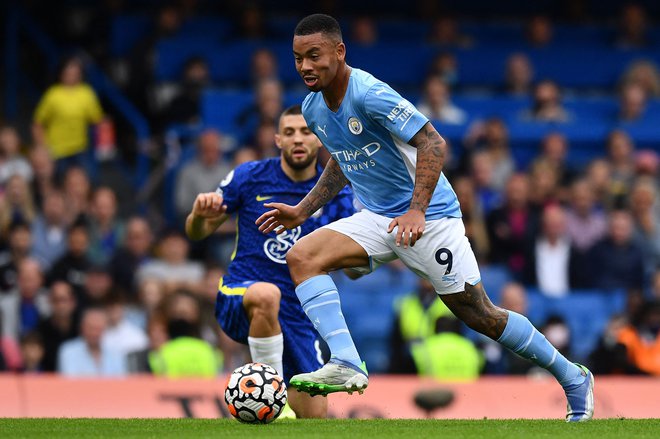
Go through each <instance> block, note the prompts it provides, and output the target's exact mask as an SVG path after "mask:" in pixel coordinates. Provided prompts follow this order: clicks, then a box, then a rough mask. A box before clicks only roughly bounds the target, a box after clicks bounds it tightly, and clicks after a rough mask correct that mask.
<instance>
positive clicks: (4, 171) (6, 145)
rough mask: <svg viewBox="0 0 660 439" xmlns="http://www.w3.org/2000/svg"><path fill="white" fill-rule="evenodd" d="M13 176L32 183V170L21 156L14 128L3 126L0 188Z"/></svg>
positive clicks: (1, 129) (0, 146)
mask: <svg viewBox="0 0 660 439" xmlns="http://www.w3.org/2000/svg"><path fill="white" fill-rule="evenodd" d="M14 175H20V176H21V177H23V179H24V180H25V181H30V182H31V181H32V168H31V167H30V164H29V163H28V161H27V160H25V157H23V156H22V155H21V138H20V137H19V135H18V132H17V131H16V128H14V127H13V126H11V125H5V126H3V127H2V128H0V188H2V187H4V185H5V183H6V182H7V180H9V177H12V176H14Z"/></svg>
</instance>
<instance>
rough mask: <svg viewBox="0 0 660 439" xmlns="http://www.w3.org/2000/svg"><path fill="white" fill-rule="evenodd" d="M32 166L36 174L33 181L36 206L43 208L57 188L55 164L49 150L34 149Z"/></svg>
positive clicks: (31, 152) (42, 148) (31, 156)
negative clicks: (46, 197)
mask: <svg viewBox="0 0 660 439" xmlns="http://www.w3.org/2000/svg"><path fill="white" fill-rule="evenodd" d="M30 166H32V170H33V173H34V178H33V179H32V193H33V195H34V201H35V204H36V205H38V206H43V199H44V197H45V196H46V194H48V193H49V192H51V191H53V190H56V188H55V162H54V161H53V159H52V157H51V156H50V153H49V152H48V149H46V148H45V147H39V146H37V147H34V148H32V149H31V150H30Z"/></svg>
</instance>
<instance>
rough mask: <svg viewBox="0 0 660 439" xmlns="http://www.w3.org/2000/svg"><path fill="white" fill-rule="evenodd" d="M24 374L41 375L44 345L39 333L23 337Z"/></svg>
mask: <svg viewBox="0 0 660 439" xmlns="http://www.w3.org/2000/svg"><path fill="white" fill-rule="evenodd" d="M21 357H22V359H23V365H22V367H21V372H22V373H40V372H42V371H43V368H42V366H41V364H42V362H43V358H44V345H43V342H42V340H41V336H40V335H39V334H38V333H37V332H34V331H33V332H28V333H27V334H25V335H24V336H23V337H21Z"/></svg>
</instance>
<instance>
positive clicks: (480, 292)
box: [257, 14, 593, 421]
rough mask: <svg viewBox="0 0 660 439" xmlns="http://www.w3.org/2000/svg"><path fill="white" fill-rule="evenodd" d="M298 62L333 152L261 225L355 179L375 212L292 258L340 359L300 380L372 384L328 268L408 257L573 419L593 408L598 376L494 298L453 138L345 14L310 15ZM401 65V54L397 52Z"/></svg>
mask: <svg viewBox="0 0 660 439" xmlns="http://www.w3.org/2000/svg"><path fill="white" fill-rule="evenodd" d="M293 54H294V58H295V65H296V69H297V70H298V72H299V74H300V76H301V77H302V79H303V81H304V82H305V85H306V86H307V88H308V89H309V90H310V91H311V93H310V94H309V95H308V96H307V97H306V98H305V100H304V102H303V106H302V107H303V115H304V117H305V120H306V121H307V124H308V125H309V127H310V128H311V129H312V130H313V131H314V132H315V133H316V135H317V136H318V137H319V138H320V139H321V142H323V144H324V145H325V147H326V148H327V150H328V151H329V152H330V154H331V155H332V158H331V159H330V161H329V162H328V164H327V165H326V168H325V170H324V172H323V175H322V176H321V178H320V179H319V181H318V183H317V184H316V185H315V186H314V188H313V189H312V190H311V191H310V193H309V194H307V196H306V197H305V198H304V199H303V200H302V201H301V202H299V203H297V204H295V205H291V204H288V203H268V204H266V207H269V208H271V210H269V211H268V212H266V213H265V214H264V215H262V216H261V217H260V218H259V219H258V220H257V224H259V225H260V227H259V228H260V230H262V231H263V232H265V233H269V232H271V231H273V230H275V231H276V232H278V233H287V231H288V230H290V229H292V228H295V227H297V226H298V225H299V224H301V223H302V222H303V221H305V220H306V219H307V218H308V217H309V216H310V215H311V214H312V213H314V212H316V211H317V210H318V209H319V208H320V207H321V206H323V205H324V204H325V203H327V202H328V201H329V200H331V199H332V197H334V196H335V194H337V193H338V192H339V191H340V190H342V188H344V187H345V186H346V184H347V183H349V182H350V183H351V185H352V187H353V191H354V192H355V195H356V197H357V198H358V200H359V201H360V202H361V203H362V204H363V205H364V206H365V209H364V210H362V211H360V212H358V213H356V214H355V215H353V216H351V217H349V218H345V219H342V220H339V221H337V222H334V223H332V224H329V225H327V226H325V227H323V228H321V229H318V230H316V231H314V232H313V233H311V234H310V235H308V236H306V237H305V238H304V239H302V240H300V241H298V242H297V243H296V245H294V246H293V248H292V249H291V250H290V251H289V252H288V254H287V257H286V259H287V263H288V264H289V270H290V272H291V277H292V279H293V281H294V283H295V284H296V294H297V295H298V298H299V299H300V302H301V304H302V306H303V309H304V310H305V312H306V314H307V316H308V317H309V319H310V320H312V322H314V326H315V327H316V328H317V330H318V331H319V333H320V334H321V336H322V337H323V338H324V339H325V341H326V342H327V343H328V345H329V346H330V350H331V360H330V362H328V363H327V364H326V365H325V366H323V367H322V368H321V369H319V370H318V371H316V372H312V373H304V374H300V375H296V376H294V377H293V378H292V379H291V385H292V386H294V387H296V388H298V389H299V390H302V391H305V392H309V393H311V394H327V393H330V392H338V391H349V392H351V391H356V390H357V391H362V390H363V389H364V388H366V387H367V385H368V376H367V371H366V367H365V366H364V364H363V363H362V361H361V359H360V356H359V354H358V352H357V350H356V348H355V345H354V344H353V340H352V338H351V335H350V333H349V331H348V329H347V327H346V323H345V321H344V318H343V316H342V313H341V308H340V301H339V295H338V293H337V288H336V286H335V284H334V282H333V281H332V278H331V277H330V276H328V272H330V271H332V270H337V269H341V268H345V267H358V266H364V267H367V268H373V266H374V265H375V264H378V263H382V262H386V261H389V260H392V259H395V258H400V259H401V260H402V261H403V262H404V263H405V264H406V265H407V266H408V267H409V268H410V269H411V270H413V271H414V272H415V273H417V274H418V275H420V276H422V277H424V278H427V279H428V280H430V281H431V282H432V283H433V285H434V287H435V290H436V292H437V293H438V294H439V295H440V297H441V298H442V300H443V301H444V302H445V304H446V305H447V306H448V307H449V309H451V311H452V312H453V313H454V314H455V315H456V316H457V317H458V318H460V319H461V320H463V321H464V322H465V323H466V324H467V325H468V326H469V327H471V328H472V329H474V330H476V331H478V332H480V333H482V334H485V335H487V336H488V337H490V338H492V339H494V340H497V341H499V342H500V343H502V344H503V345H504V346H506V347H508V348H510V349H512V350H513V351H514V352H516V353H518V354H519V355H521V356H523V357H525V358H527V359H529V360H531V361H533V362H535V363H536V364H537V365H539V366H541V367H544V368H546V369H547V370H549V371H550V372H551V373H552V374H553V375H554V376H555V377H556V378H557V380H558V381H559V383H560V384H561V385H562V386H563V388H564V390H565V393H566V396H567V398H568V414H567V417H566V419H567V421H583V420H588V419H590V418H591V417H592V415H593V376H592V374H591V372H589V371H588V370H587V369H586V368H585V367H584V366H581V365H577V364H574V363H571V362H570V361H568V360H567V359H566V358H564V356H563V355H562V354H560V353H559V352H558V351H557V350H556V349H555V348H554V347H553V346H552V345H551V344H550V343H549V342H548V341H547V340H546V339H545V337H544V336H543V335H542V334H541V333H539V332H538V331H537V330H536V329H535V328H534V327H533V326H532V324H531V323H530V322H529V320H527V318H525V317H524V316H522V315H520V314H517V313H515V312H511V311H507V310H504V309H501V308H498V307H496V306H494V305H493V304H492V303H491V301H490V300H489V299H488V296H487V295H486V293H485V291H484V289H483V287H482V284H481V277H480V274H479V268H478V266H477V262H476V259H475V257H474V253H473V252H472V249H471V248H470V244H469V243H468V240H467V238H466V237H465V228H464V226H463V221H462V219H461V210H460V206H459V204H458V200H457V199H456V195H455V194H454V191H453V189H452V187H451V185H450V184H449V182H448V181H447V179H446V178H445V176H444V175H443V174H442V172H441V171H442V165H443V161H444V155H445V142H444V140H443V139H442V137H441V136H440V135H439V134H438V132H437V131H436V130H435V128H434V127H433V125H431V123H429V121H428V119H427V118H426V117H424V116H423V115H422V114H421V113H419V111H417V109H416V108H415V107H414V106H413V105H412V104H410V102H408V101H407V100H405V99H403V98H402V97H401V96H400V95H399V94H398V93H397V92H396V91H394V90H393V89H392V88H391V87H389V86H388V85H387V84H386V83H384V82H382V81H379V80H378V79H376V78H374V77H373V76H372V75H370V74H369V73H367V72H364V71H362V70H358V69H356V68H351V67H350V66H348V65H347V64H346V47H345V46H344V43H343V42H342V36H341V30H340V28H339V25H338V23H337V21H336V20H335V19H334V18H332V17H330V16H327V15H323V14H315V15H310V16H308V17H306V18H304V19H303V20H302V21H300V22H299V23H298V25H297V27H296V30H295V32H294V37H293ZM389 61H390V62H391V63H392V68H393V69H396V68H397V66H396V64H397V62H405V61H404V60H389Z"/></svg>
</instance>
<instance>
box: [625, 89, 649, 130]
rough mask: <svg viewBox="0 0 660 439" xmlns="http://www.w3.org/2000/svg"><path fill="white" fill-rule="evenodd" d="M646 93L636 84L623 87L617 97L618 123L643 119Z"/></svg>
mask: <svg viewBox="0 0 660 439" xmlns="http://www.w3.org/2000/svg"><path fill="white" fill-rule="evenodd" d="M645 111H646V92H645V91H644V87H642V85H641V84H638V83H630V84H626V85H624V86H623V89H622V90H621V95H620V96H619V121H621V122H638V121H641V120H643V119H644V113H645Z"/></svg>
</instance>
